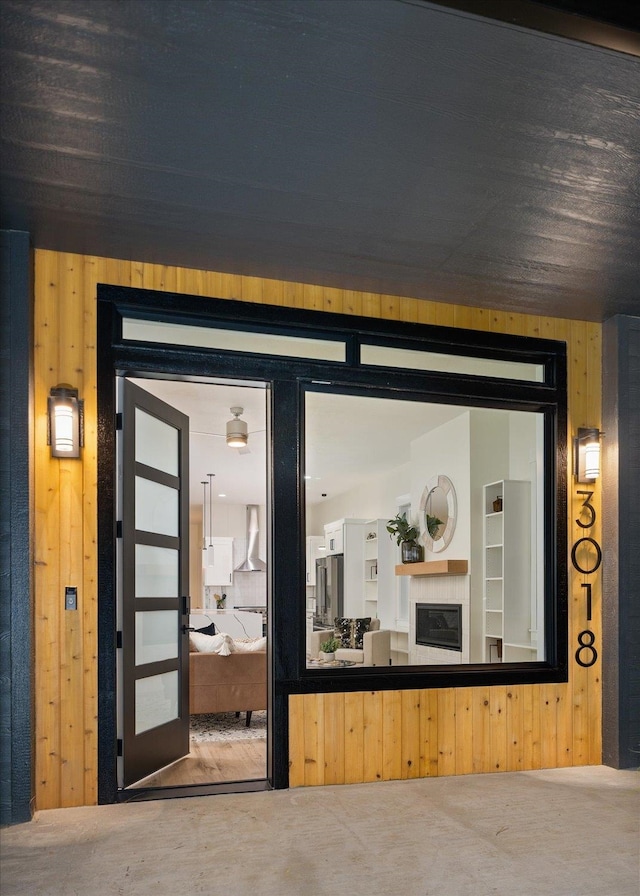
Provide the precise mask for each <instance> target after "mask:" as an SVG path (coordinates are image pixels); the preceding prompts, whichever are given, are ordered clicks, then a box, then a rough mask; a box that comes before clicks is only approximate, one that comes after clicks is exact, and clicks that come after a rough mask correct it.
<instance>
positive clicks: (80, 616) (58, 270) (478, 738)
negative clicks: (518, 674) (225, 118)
mask: <svg viewBox="0 0 640 896" xmlns="http://www.w3.org/2000/svg"><path fill="white" fill-rule="evenodd" d="M97 283H107V284H113V285H117V286H140V287H146V288H150V289H157V290H168V291H177V292H180V293H184V294H190V295H197V296H210V297H216V298H223V299H225V298H226V299H239V300H242V301H251V302H262V303H265V304H272V305H277V306H281V307H292V308H305V309H316V310H321V311H327V312H329V311H331V312H337V311H339V312H342V313H346V314H354V315H360V314H362V315H365V316H373V317H376V318H380V319H388V320H403V321H408V322H412V321H415V322H417V323H431V324H438V325H444V326H457V327H470V328H473V329H479V330H491V331H495V332H508V333H513V334H521V335H529V336H541V337H543V338H556V339H562V340H566V342H567V348H568V367H569V436H570V435H571V434H572V433H573V432H575V430H576V429H577V427H578V426H583V425H587V424H588V425H593V426H598V425H599V422H600V419H601V387H600V368H601V326H600V325H599V324H594V323H587V322H582V321H568V320H561V319H554V318H542V317H538V316H535V315H526V314H520V313H512V312H494V311H490V310H486V309H478V308H467V307H465V306H461V305H460V306H455V305H450V304H443V303H438V302H429V301H418V300H416V299H411V298H404V297H401V296H387V295H376V294H374V293H359V292H356V291H353V290H340V289H336V288H331V289H329V288H324V287H319V286H317V285H313V284H302V283H290V282H283V281H275V280H262V279H260V278H256V277H243V276H241V275H238V274H225V273H217V272H212V271H194V270H187V269H181V268H172V267H169V266H166V265H152V264H146V263H144V262H140V261H126V260H120V259H110V258H98V257H89V256H81V255H70V254H64V253H56V252H51V251H47V250H36V253H35V325H34V346H35V352H34V365H35V370H34V381H35V418H36V425H35V485H34V487H35V511H36V526H35V563H36V594H35V719H36V721H35V732H36V741H35V763H36V808H37V809H49V808H58V807H65V806H77V805H92V804H95V802H96V792H97V728H96V714H97V660H96V654H97V631H96V629H97V625H96V623H97V584H96V582H97V556H96V530H97V487H96V473H97V469H96V453H97V447H96V285H97ZM62 382H67V383H70V384H71V385H73V386H75V387H77V388H78V389H79V391H80V395H81V397H82V398H84V400H85V447H84V450H83V453H82V459H81V460H80V461H61V460H56V461H53V460H51V459H50V456H49V449H48V447H47V444H46V407H47V395H48V394H49V390H50V389H51V387H52V386H55V385H57V384H58V383H62ZM570 460H571V459H570V457H569V458H568V459H567V462H568V463H570ZM569 495H570V500H569V508H568V510H569V540H570V543H573V541H574V540H575V539H576V538H578V537H580V535H581V534H583V532H582V530H580V529H579V527H578V526H577V525H576V523H575V518H576V516H577V512H578V510H579V508H580V500H579V496H577V495H576V487H575V485H574V484H573V482H572V481H571V480H570V487H569ZM593 504H594V507H595V509H596V512H597V515H598V522H597V524H596V527H595V528H594V530H592V531H591V532H590V533H589V534H591V535H593V536H594V537H595V538H596V539H597V540H598V541H601V530H600V491H599V486H597V485H596V487H595V495H594V500H593ZM569 578H570V593H569V616H570V618H569V633H570V634H569V637H570V642H569V656H570V663H569V669H570V680H569V682H568V683H567V684H558V685H523V686H515V687H511V686H508V687H505V686H502V685H501V686H499V687H495V688H485V687H482V688H445V689H438V690H436V689H433V690H431V689H421V690H414V691H403V690H397V691H385V692H382V693H380V692H363V693H357V694H306V695H296V696H292V697H290V700H289V718H290V722H289V750H290V756H289V759H290V767H289V772H290V778H289V781H290V786H292V787H298V786H305V785H323V784H341V783H358V782H363V781H376V780H384V779H394V778H411V777H416V776H420V777H424V776H430V775H432V776H438V775H463V774H470V773H472V772H496V771H513V770H524V769H536V768H547V767H554V766H562V765H584V764H596V763H599V762H600V761H601V732H600V724H601V717H602V707H601V699H602V690H601V674H600V670H601V656H600V658H599V660H598V662H597V663H596V664H595V665H594V666H592V667H591V668H589V669H583V668H581V667H580V666H578V665H577V664H576V663H575V661H574V659H573V654H574V652H575V649H576V646H577V636H578V633H579V632H580V631H582V630H583V629H585V628H586V627H587V623H586V616H585V609H584V589H583V588H581V584H582V581H583V580H584V576H579V575H578V574H577V573H576V572H575V571H574V570H573V569H571V568H570V576H569ZM591 581H592V584H593V619H592V621H591V623H590V625H589V627H590V628H591V629H592V631H593V632H594V634H595V638H596V646H597V647H598V649H599V652H600V655H601V643H600V642H601V619H600V617H601V599H600V594H601V591H600V579H599V574H598V575H596V576H592V577H591ZM65 585H77V587H78V608H79V612H78V613H77V614H74V613H65V612H64V611H63V598H62V595H63V592H64V586H65Z"/></svg>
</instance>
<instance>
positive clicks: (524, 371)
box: [360, 345, 544, 383]
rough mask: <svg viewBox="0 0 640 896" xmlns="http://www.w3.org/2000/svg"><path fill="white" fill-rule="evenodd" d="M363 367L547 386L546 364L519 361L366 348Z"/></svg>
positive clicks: (381, 346)
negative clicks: (458, 375) (544, 383)
mask: <svg viewBox="0 0 640 896" xmlns="http://www.w3.org/2000/svg"><path fill="white" fill-rule="evenodd" d="M360 359H361V361H362V363H363V364H371V365H373V366H374V367H397V368H399V369H402V368H403V367H404V368H407V369H408V370H441V371H444V372H447V373H463V374H470V375H472V376H492V377H500V379H505V380H526V381H527V382H532V383H542V382H544V367H543V366H542V364H522V363H519V362H517V361H496V360H494V359H493V358H470V357H467V356H466V355H444V354H438V353H437V352H417V351H416V352H414V351H410V350H408V349H404V348H390V347H388V346H385V345H363V346H362V347H361V349H360Z"/></svg>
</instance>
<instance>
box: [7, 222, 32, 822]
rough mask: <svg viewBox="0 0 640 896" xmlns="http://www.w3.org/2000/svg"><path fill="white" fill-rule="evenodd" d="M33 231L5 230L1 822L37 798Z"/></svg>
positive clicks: (23, 815)
mask: <svg viewBox="0 0 640 896" xmlns="http://www.w3.org/2000/svg"><path fill="white" fill-rule="evenodd" d="M32 269H33V264H32V253H31V249H30V245H29V235H28V234H27V233H21V232H18V231H0V823H1V824H15V823H17V822H22V821H29V820H30V819H31V816H32V805H33V804H32V799H33V669H32V637H33V634H32V631H33V629H32V615H33V548H32V545H33V538H32V520H33V513H32V500H33V498H32V495H33V489H32V488H31V486H32V461H31V458H32V456H33V451H32V444H31V440H32V431H33V427H32V416H33V374H32V369H33V365H32V363H31V360H32V352H33V348H32V345H33V313H32V308H33V286H32Z"/></svg>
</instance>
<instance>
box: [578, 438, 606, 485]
mask: <svg viewBox="0 0 640 896" xmlns="http://www.w3.org/2000/svg"><path fill="white" fill-rule="evenodd" d="M600 436H601V432H600V430H599V429H595V428H580V429H578V435H577V436H575V437H574V440H573V475H574V476H575V478H576V482H593V481H594V480H595V479H597V478H598V476H599V475H600Z"/></svg>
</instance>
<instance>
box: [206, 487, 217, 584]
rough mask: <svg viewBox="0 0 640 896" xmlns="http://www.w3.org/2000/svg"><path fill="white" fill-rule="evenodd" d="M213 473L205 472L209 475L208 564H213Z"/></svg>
mask: <svg viewBox="0 0 640 896" xmlns="http://www.w3.org/2000/svg"><path fill="white" fill-rule="evenodd" d="M215 475H216V474H215V473H207V476H208V477H209V546H208V548H207V555H208V565H209V566H213V564H214V559H213V542H212V538H213V477H214V476H215Z"/></svg>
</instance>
